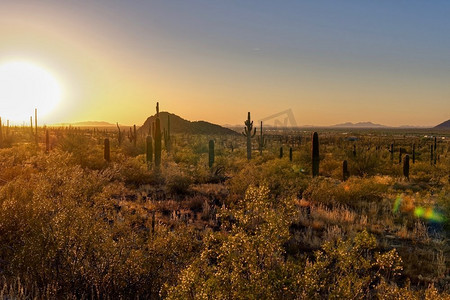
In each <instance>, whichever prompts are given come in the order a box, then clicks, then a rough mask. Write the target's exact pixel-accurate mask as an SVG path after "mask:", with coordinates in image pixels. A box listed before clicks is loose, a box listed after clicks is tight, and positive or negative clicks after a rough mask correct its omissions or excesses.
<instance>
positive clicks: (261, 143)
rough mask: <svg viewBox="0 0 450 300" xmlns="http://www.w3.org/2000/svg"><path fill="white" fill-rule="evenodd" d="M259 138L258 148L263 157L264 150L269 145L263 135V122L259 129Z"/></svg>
mask: <svg viewBox="0 0 450 300" xmlns="http://www.w3.org/2000/svg"><path fill="white" fill-rule="evenodd" d="M259 130H260V131H259V132H260V133H259V136H258V137H257V139H258V148H259V155H262V151H263V148H264V147H265V146H266V144H267V140H266V138H265V137H264V135H263V122H262V121H261V127H260V128H259Z"/></svg>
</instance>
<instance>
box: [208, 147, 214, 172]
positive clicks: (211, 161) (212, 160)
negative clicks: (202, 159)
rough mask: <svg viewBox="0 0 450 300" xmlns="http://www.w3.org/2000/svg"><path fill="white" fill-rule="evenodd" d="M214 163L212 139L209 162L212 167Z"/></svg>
mask: <svg viewBox="0 0 450 300" xmlns="http://www.w3.org/2000/svg"><path fill="white" fill-rule="evenodd" d="M213 164H214V141H213V140H210V141H209V162H208V165H209V167H210V168H212V166H213Z"/></svg>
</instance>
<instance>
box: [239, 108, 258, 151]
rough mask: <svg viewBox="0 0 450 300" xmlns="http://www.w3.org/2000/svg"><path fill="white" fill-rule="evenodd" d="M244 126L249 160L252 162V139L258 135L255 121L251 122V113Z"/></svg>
mask: <svg viewBox="0 0 450 300" xmlns="http://www.w3.org/2000/svg"><path fill="white" fill-rule="evenodd" d="M244 124H245V127H244V132H242V134H243V135H244V136H245V137H246V138H247V159H248V160H250V159H252V138H253V137H254V136H255V134H256V128H253V121H251V120H250V112H248V115H247V120H246V121H245V122H244ZM252 130H253V133H252Z"/></svg>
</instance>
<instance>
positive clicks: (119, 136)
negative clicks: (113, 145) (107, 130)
mask: <svg viewBox="0 0 450 300" xmlns="http://www.w3.org/2000/svg"><path fill="white" fill-rule="evenodd" d="M116 126H117V130H118V132H117V142H118V144H119V147H120V145H122V141H123V133H122V131H121V130H120V127H119V123H118V122H117V123H116Z"/></svg>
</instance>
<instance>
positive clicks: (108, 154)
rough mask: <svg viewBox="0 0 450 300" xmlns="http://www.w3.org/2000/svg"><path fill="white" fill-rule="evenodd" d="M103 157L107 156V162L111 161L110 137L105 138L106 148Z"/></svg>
mask: <svg viewBox="0 0 450 300" xmlns="http://www.w3.org/2000/svg"><path fill="white" fill-rule="evenodd" d="M103 157H104V158H105V160H106V161H107V162H110V161H111V148H110V145H109V139H108V138H106V139H105V149H104V153H103Z"/></svg>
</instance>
